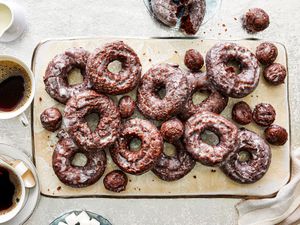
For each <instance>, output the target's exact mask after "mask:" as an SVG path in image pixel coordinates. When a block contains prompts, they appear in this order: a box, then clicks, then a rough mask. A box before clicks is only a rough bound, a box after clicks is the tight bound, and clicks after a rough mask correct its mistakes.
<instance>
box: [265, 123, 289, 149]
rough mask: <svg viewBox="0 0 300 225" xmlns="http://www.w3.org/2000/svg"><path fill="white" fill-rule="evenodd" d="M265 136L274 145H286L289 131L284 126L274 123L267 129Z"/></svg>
mask: <svg viewBox="0 0 300 225" xmlns="http://www.w3.org/2000/svg"><path fill="white" fill-rule="evenodd" d="M265 137H266V140H267V141H268V142H269V143H270V144H272V145H284V144H285V143H286V142H287V139H288V132H287V131H286V129H284V128H283V127H281V126H278V125H275V124H272V125H271V126H269V127H267V128H266V129H265Z"/></svg>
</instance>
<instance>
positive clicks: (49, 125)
mask: <svg viewBox="0 0 300 225" xmlns="http://www.w3.org/2000/svg"><path fill="white" fill-rule="evenodd" d="M40 119H41V123H42V126H43V127H44V128H45V129H46V130H49V131H52V132H54V131H56V130H57V129H58V128H60V126H61V121H62V115H61V113H60V111H59V109H57V108H55V107H51V108H48V109H45V110H44V111H43V112H42V114H41V115H40Z"/></svg>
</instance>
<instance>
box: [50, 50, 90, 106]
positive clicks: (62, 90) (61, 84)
mask: <svg viewBox="0 0 300 225" xmlns="http://www.w3.org/2000/svg"><path fill="white" fill-rule="evenodd" d="M88 57H89V52H88V51H86V50H85V49H83V48H71V49H68V50H66V51H65V52H64V53H63V54H59V55H56V56H55V57H54V58H53V59H52V60H51V61H50V62H49V64H48V67H47V69H46V73H45V76H44V83H45V87H46V91H47V93H48V94H49V95H50V96H51V97H52V98H54V99H55V100H57V101H59V102H60V103H63V104H65V103H66V102H67V101H68V100H69V98H70V97H72V96H74V95H75V94H76V93H79V92H81V91H83V90H85V89H88V88H90V83H89V80H88V79H87V76H86V73H85V67H86V63H87V59H88ZM74 68H78V69H80V70H81V74H82V76H83V82H82V83H81V84H75V85H69V82H68V74H69V73H70V72H71V70H72V69H74Z"/></svg>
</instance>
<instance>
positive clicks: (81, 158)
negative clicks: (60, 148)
mask: <svg viewBox="0 0 300 225" xmlns="http://www.w3.org/2000/svg"><path fill="white" fill-rule="evenodd" d="M87 161H88V159H87V157H86V156H85V155H84V154H82V153H76V154H75V155H74V157H73V159H72V162H71V164H72V166H78V167H83V166H85V165H86V164H87Z"/></svg>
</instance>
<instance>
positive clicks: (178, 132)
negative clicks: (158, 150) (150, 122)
mask: <svg viewBox="0 0 300 225" xmlns="http://www.w3.org/2000/svg"><path fill="white" fill-rule="evenodd" d="M183 132H184V125H183V124H182V122H181V121H180V120H179V119H177V118H172V119H170V120H168V121H166V122H164V123H163V124H162V125H161V127H160V133H161V135H162V137H163V139H165V140H166V141H168V142H170V143H172V142H174V141H177V140H179V139H180V138H181V137H182V135H183Z"/></svg>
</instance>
